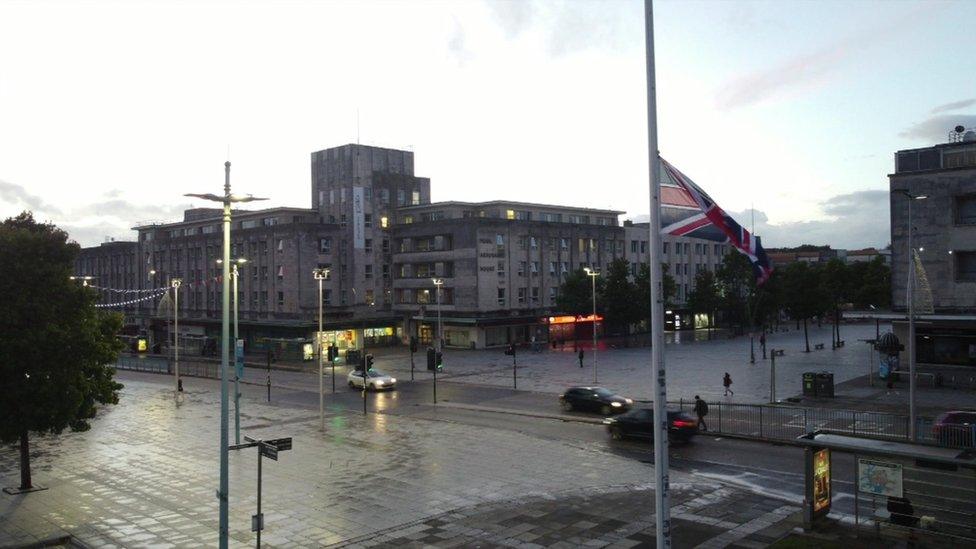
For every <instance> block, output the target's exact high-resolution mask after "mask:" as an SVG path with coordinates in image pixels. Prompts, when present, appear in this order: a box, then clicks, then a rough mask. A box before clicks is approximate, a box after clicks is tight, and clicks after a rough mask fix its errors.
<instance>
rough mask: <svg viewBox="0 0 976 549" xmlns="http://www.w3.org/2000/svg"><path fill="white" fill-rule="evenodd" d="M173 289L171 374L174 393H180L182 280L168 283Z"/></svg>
mask: <svg viewBox="0 0 976 549" xmlns="http://www.w3.org/2000/svg"><path fill="white" fill-rule="evenodd" d="M169 284H170V286H172V287H173V362H174V363H175V365H174V367H173V372H174V374H175V375H176V393H177V394H179V392H180V284H183V279H180V278H174V279H173V280H170V281H169Z"/></svg>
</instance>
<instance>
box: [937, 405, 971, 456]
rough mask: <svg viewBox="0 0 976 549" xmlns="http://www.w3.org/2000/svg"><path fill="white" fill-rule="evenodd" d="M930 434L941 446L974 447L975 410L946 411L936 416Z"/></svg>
mask: <svg viewBox="0 0 976 549" xmlns="http://www.w3.org/2000/svg"><path fill="white" fill-rule="evenodd" d="M932 435H933V436H934V437H935V440H937V441H938V442H939V444H940V445H941V446H949V447H952V448H974V447H976V412H974V411H962V410H960V411H954V412H946V413H944V414H942V415H940V416H939V417H938V418H936V420H935V423H934V424H933V425H932Z"/></svg>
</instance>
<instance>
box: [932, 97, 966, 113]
mask: <svg viewBox="0 0 976 549" xmlns="http://www.w3.org/2000/svg"><path fill="white" fill-rule="evenodd" d="M973 104H976V98H973V99H963V100H962V101H954V102H952V103H946V104H945V105H939V106H938V107H936V108H934V109H932V114H938V113H940V112H946V111H954V110H956V109H962V108H964V107H968V106H970V105H973Z"/></svg>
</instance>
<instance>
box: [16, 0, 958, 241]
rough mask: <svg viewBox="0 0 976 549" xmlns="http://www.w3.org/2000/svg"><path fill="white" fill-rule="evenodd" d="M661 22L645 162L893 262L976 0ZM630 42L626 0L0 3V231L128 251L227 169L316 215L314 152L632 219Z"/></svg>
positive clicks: (635, 105) (734, 13) (801, 7)
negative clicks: (54, 230) (880, 250)
mask: <svg viewBox="0 0 976 549" xmlns="http://www.w3.org/2000/svg"><path fill="white" fill-rule="evenodd" d="M655 18H656V21H655V23H656V35H657V36H656V37H657V44H656V47H657V63H658V74H657V82H658V112H659V121H660V127H659V143H660V149H661V153H662V155H663V156H664V157H665V158H667V159H669V161H670V162H672V163H673V164H675V165H676V166H677V167H678V168H679V169H681V170H682V171H683V172H684V173H686V174H687V175H689V176H690V177H692V178H693V179H694V180H695V181H696V182H697V183H698V184H699V185H701V186H702V187H704V188H705V189H706V190H707V191H708V192H709V194H711V195H712V197H713V198H715V199H716V200H717V201H718V203H719V204H720V205H722V206H723V207H724V208H725V209H726V210H727V211H729V212H737V213H736V216H737V217H738V218H739V221H740V222H742V223H743V224H744V225H746V226H748V225H749V223H750V220H751V217H752V216H751V215H750V213H749V209H750V207H751V206H754V208H755V210H756V213H755V220H756V232H757V233H759V234H760V235H761V236H763V238H764V243H765V244H766V246H767V247H772V246H784V245H797V244H801V243H811V244H831V245H833V246H835V247H839V248H859V247H865V246H883V245H885V244H887V243H888V241H889V224H888V198H887V196H888V195H887V190H886V189H887V185H888V184H887V177H886V176H887V174H888V173H890V172H891V171H892V170H893V167H892V163H893V162H892V154H893V152H894V151H896V150H898V149H904V148H911V147H922V146H928V145H931V144H934V143H938V142H943V141H945V140H946V135H947V132H948V131H949V130H950V129H951V128H952V127H953V126H955V125H956V124H963V125H966V126H976V56H974V55H972V50H973V46H972V31H973V29H972V24H973V22H974V21H976V2H972V1H959V2H934V1H929V2H894V1H887V2H868V1H858V2H840V1H836V2H829V1H826V2H785V1H782V2H732V1H725V2H688V1H682V2H677V1H659V2H657V3H656V4H655ZM643 25H644V23H643V4H642V3H641V2H631V1H627V2H623V1H620V2H582V1H574V2H555V1H553V2H459V1H458V2H454V1H452V2H432V1H430V2H419V1H418V2H406V1H403V2H381V3H371V2H295V1H293V2H243V1H235V2H176V1H169V2H138V1H125V2H122V1H117V2H99V1H87V2H66V3H59V2H46V1H43V0H33V1H30V2H12V1H5V0H0V216H3V217H7V216H9V215H14V214H16V213H18V212H19V211H21V210H23V209H28V208H29V209H32V210H34V211H35V212H36V213H37V215H38V217H40V218H42V219H45V220H50V221H54V222H56V223H58V224H59V225H62V226H64V227H65V228H67V229H68V230H69V232H70V233H71V234H72V236H73V237H74V238H76V239H77V240H78V241H79V242H81V243H82V244H85V245H91V244H95V243H97V242H101V241H103V240H104V238H105V237H107V236H111V237H115V238H117V239H119V238H132V237H133V233H132V232H131V231H130V230H129V227H131V226H133V225H134V224H135V223H137V222H142V221H147V220H167V221H172V220H177V219H178V218H179V217H180V215H181V212H182V209H183V208H184V207H187V206H188V205H190V204H191V203H190V202H188V201H187V199H185V198H183V197H182V195H183V193H186V192H219V191H220V189H221V185H222V183H223V173H222V172H223V162H224V161H225V160H226V159H227V157H228V150H229V156H230V160H231V161H232V162H233V173H232V181H233V183H234V188H235V190H238V191H240V192H251V193H254V194H257V195H262V196H269V197H271V199H272V201H271V202H270V205H287V206H301V207H308V206H309V205H310V181H309V180H310V174H309V153H311V152H312V151H316V150H320V149H324V148H328V147H332V146H337V145H341V144H345V143H350V142H355V141H356V140H357V138H358V139H359V140H360V142H362V143H364V144H372V145H380V146H386V147H396V148H405V149H409V150H413V151H414V152H415V159H416V172H417V175H421V176H427V177H430V178H431V188H432V195H433V199H434V200H435V201H436V200H489V199H511V200H521V201H531V202H547V203H557V204H566V205H576V206H593V207H611V208H616V209H620V210H625V211H627V212H628V216H630V217H636V216H640V215H646V214H647V210H648V206H647V203H648V199H647V196H648V193H647V189H648V180H647V158H646V154H647V152H646V143H647V141H646V140H647V137H646V106H645V101H646V97H645V74H644V27H643ZM357 113H358V116H357ZM357 118H358V121H359V122H358V124H357ZM197 205H201V204H200V203H197Z"/></svg>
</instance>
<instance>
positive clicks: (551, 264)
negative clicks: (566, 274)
mask: <svg viewBox="0 0 976 549" xmlns="http://www.w3.org/2000/svg"><path fill="white" fill-rule="evenodd" d="M549 276H556V262H555V261H550V262H549Z"/></svg>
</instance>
